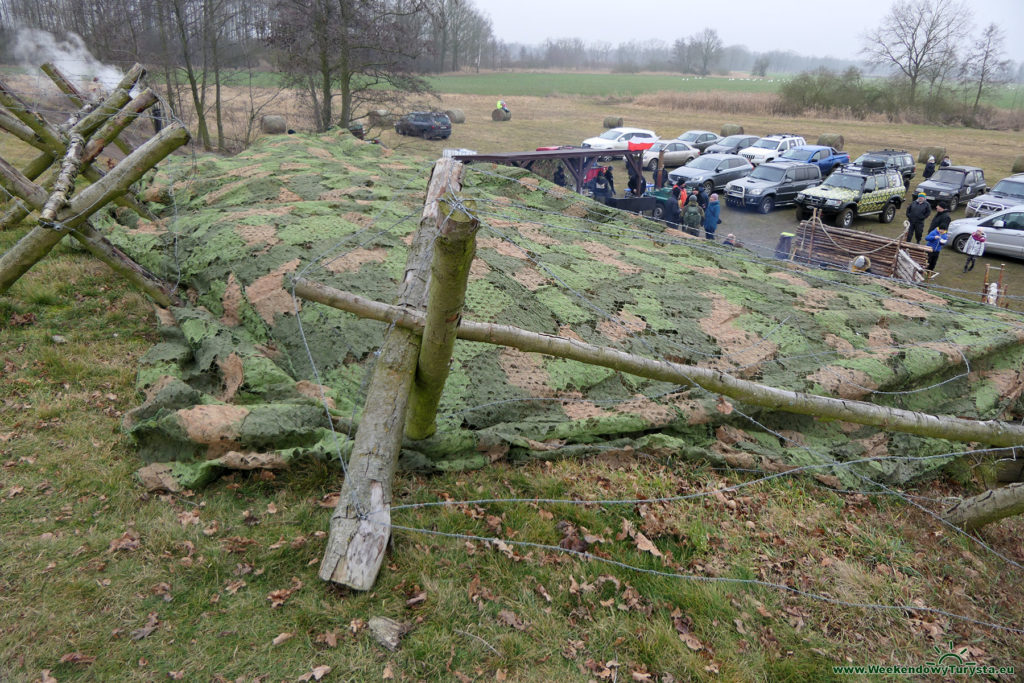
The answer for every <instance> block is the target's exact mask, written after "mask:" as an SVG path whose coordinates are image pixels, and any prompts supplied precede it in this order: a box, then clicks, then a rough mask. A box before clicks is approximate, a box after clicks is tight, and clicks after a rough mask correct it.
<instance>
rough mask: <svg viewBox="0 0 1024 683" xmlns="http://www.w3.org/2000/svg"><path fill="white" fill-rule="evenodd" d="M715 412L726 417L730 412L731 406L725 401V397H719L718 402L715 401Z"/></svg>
mask: <svg viewBox="0 0 1024 683" xmlns="http://www.w3.org/2000/svg"><path fill="white" fill-rule="evenodd" d="M715 410H717V411H718V412H720V413H722V415H728V414H729V413H731V412H732V404H731V403H729V402H728V401H726V400H725V396H719V397H718V400H717V401H715Z"/></svg>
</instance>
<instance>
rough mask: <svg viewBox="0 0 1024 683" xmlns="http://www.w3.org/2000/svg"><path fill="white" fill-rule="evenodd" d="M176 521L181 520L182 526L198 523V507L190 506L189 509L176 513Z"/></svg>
mask: <svg viewBox="0 0 1024 683" xmlns="http://www.w3.org/2000/svg"><path fill="white" fill-rule="evenodd" d="M178 521H179V522H181V525H182V526H190V525H194V524H199V509H198V508H192V509H191V510H185V511H184V512H180V513H178Z"/></svg>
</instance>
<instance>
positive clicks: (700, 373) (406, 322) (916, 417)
mask: <svg viewBox="0 0 1024 683" xmlns="http://www.w3.org/2000/svg"><path fill="white" fill-rule="evenodd" d="M295 293H296V294H299V295H300V296H302V297H303V298H307V299H309V300H311V301H317V302H319V303H322V304H325V305H328V306H332V307H334V308H339V309H341V310H352V311H353V312H358V314H359V315H362V316H365V317H370V318H373V319H375V320H381V321H384V322H389V323H394V324H395V325H399V326H402V327H406V328H408V329H411V330H422V329H423V324H424V317H423V314H422V313H418V312H416V311H410V310H403V309H400V308H398V307H397V306H390V305H388V304H384V303H381V302H379V301H371V300H369V299H365V298H363V297H359V296H358V295H355V294H352V293H350V292H340V291H338V290H335V289H332V288H330V287H325V286H324V285H320V284H315V283H311V282H309V281H307V280H302V279H300V280H297V281H296V285H295ZM350 302H351V303H353V304H354V305H352V306H350V305H349V303H350ZM458 336H459V339H466V340H468V341H476V342H484V343H487V344H497V345H500V346H511V347H512V348H516V349H519V350H520V351H527V352H535V353H543V354H547V355H549V356H557V357H559V358H568V359H570V360H576V361H580V362H581V363H588V364H590V365H600V366H602V367H606V368H611V369H612V370H618V371H621V372H627V373H629V374H631V375H637V376H639V377H647V378H648V379H653V380H658V381H662V382H671V383H673V384H687V385H697V386H700V387H703V388H705V389H707V390H709V391H713V392H715V393H718V394H722V395H724V396H729V397H730V398H734V399H737V400H741V401H745V402H747V403H751V404H753V405H757V406H761V407H763V408H768V409H770V410H781V411H784V412H788V413H796V414H798V415H813V416H815V417H818V418H821V419H825V420H843V421H845V422H855V423H857V424H864V425H873V426H876V427H882V428H884V429H891V430H895V431H899V432H906V433H908V434H917V435H918V436H931V437H936V438H940V439H951V440H953V441H965V442H969V441H978V442H981V443H985V444H991V445H993V446H1020V445H1024V427H1022V426H1020V425H1015V424H1010V423H1007V422H1000V421H998V420H984V421H980V420H965V419H963V418H958V417H952V416H941V417H940V416H936V415H929V414H927V413H919V412H914V411H911V410H901V409H898V408H889V407H886V406H880V405H876V404H874V403H867V402H865V401H853V400H848V399H839V398H831V397H828V396H816V395H814V394H806V393H803V392H798V391H788V390H785V389H776V388H774V387H769V386H766V385H764V384H758V383H756V382H751V381H748V380H743V379H739V378H737V377H733V376H732V375H727V374H725V373H724V372H720V371H718V370H711V369H709V368H701V367H697V366H693V365H682V364H680V363H672V362H669V361H662V360H654V359H651V358H644V357H643V356H635V355H633V354H631V353H626V352H624V351H619V350H618V349H612V348H608V347H605V346H595V345H594V344H587V343H586V342H582V341H578V340H576V339H568V338H565V337H559V336H556V335H550V334H538V333H536V332H530V331H528V330H523V329H520V328H518V327H512V326H510V325H495V324H490V323H486V324H485V323H474V322H469V321H466V320H463V321H462V322H461V323H459V330H458Z"/></svg>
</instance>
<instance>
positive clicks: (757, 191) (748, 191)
mask: <svg viewBox="0 0 1024 683" xmlns="http://www.w3.org/2000/svg"><path fill="white" fill-rule="evenodd" d="M762 192H764V190H762V189H761V188H759V187H755V188H751V189H749V190H747V194H761V193H762Z"/></svg>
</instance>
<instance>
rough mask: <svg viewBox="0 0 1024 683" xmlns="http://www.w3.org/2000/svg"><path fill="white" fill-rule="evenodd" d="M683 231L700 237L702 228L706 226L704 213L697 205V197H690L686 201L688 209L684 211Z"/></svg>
mask: <svg viewBox="0 0 1024 683" xmlns="http://www.w3.org/2000/svg"><path fill="white" fill-rule="evenodd" d="M682 223H683V229H684V230H685V231H686V232H687V233H689V234H691V235H693V236H695V237H696V236H697V235H700V228H701V226H702V225H704V212H703V211H701V208H700V206H698V205H697V197H696V195H690V198H689V199H687V200H686V208H685V209H683V220H682Z"/></svg>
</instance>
